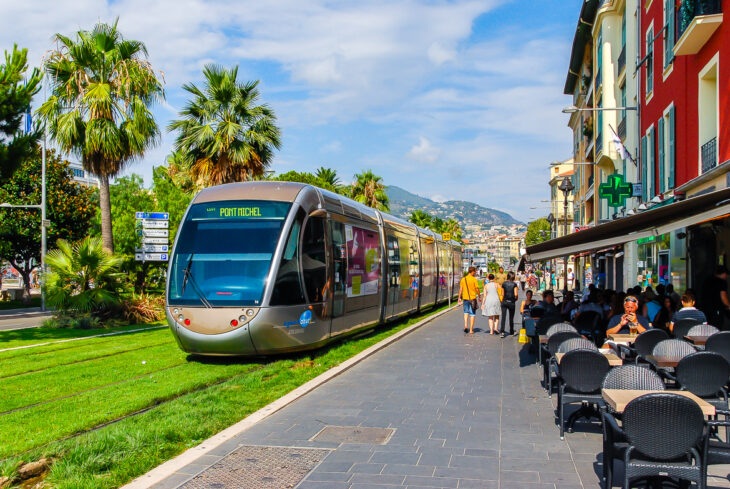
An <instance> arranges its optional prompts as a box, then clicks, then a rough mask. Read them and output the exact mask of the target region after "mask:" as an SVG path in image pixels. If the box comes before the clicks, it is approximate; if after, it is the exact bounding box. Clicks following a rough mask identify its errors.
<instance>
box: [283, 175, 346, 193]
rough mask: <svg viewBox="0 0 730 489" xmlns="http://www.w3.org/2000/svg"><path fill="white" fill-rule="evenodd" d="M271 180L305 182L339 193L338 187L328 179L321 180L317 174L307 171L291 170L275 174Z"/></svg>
mask: <svg viewBox="0 0 730 489" xmlns="http://www.w3.org/2000/svg"><path fill="white" fill-rule="evenodd" d="M272 180H278V181H280V182H299V183H306V184H309V185H314V186H316V187H319V188H323V189H325V190H329V191H331V192H335V193H340V192H339V190H340V189H339V188H338V187H336V186H334V185H332V184H331V183H330V182H329V181H327V180H323V179H322V178H320V177H319V176H317V175H314V174H312V173H309V172H298V171H294V170H292V171H289V172H286V173H282V174H281V175H277V176H276V177H273V178H272Z"/></svg>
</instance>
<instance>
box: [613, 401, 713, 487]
mask: <svg viewBox="0 0 730 489" xmlns="http://www.w3.org/2000/svg"><path fill="white" fill-rule="evenodd" d="M609 417H610V418H609ZM606 418H607V419H612V418H613V416H611V415H610V414H606ZM612 425H613V426H612V428H613V429H616V428H617V427H618V425H617V424H616V422H615V419H614V420H613V421H612ZM619 431H621V430H620V429H619ZM705 432H706V430H705V418H704V415H703V414H702V409H701V408H700V407H699V406H698V405H697V403H696V402H694V401H693V400H691V399H689V398H686V397H682V396H679V395H677V394H672V393H669V392H664V393H656V394H646V395H643V396H641V397H638V398H636V399H634V400H633V401H631V402H630V403H629V404H628V405H627V406H626V409H625V410H624V413H623V430H622V433H623V435H625V437H626V439H627V440H628V443H629V447H628V448H627V449H626V451H625V453H624V471H625V475H624V486H623V487H625V488H629V487H630V484H631V482H632V481H634V480H637V479H646V478H649V477H657V476H661V477H676V478H678V479H682V480H685V481H688V482H695V483H696V484H697V486H698V487H699V488H700V489H702V488H704V487H705V485H704V477H705V466H704V462H703V459H702V457H701V456H700V453H699V451H698V450H697V447H698V446H701V445H700V443H701V442H702V441H703V436H704V435H705Z"/></svg>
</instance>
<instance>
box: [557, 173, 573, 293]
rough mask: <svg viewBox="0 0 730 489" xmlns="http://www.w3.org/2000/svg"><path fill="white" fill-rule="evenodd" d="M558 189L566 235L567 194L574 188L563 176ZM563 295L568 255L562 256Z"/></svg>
mask: <svg viewBox="0 0 730 489" xmlns="http://www.w3.org/2000/svg"><path fill="white" fill-rule="evenodd" d="M558 190H560V191H561V192H563V218H564V219H565V225H564V226H565V227H563V236H567V235H568V194H569V193H570V192H572V191H573V190H575V185H573V182H571V181H570V178H568V177H563V181H561V182H560V185H558ZM563 291H564V294H563V297H565V293H567V292H568V255H565V256H564V257H563Z"/></svg>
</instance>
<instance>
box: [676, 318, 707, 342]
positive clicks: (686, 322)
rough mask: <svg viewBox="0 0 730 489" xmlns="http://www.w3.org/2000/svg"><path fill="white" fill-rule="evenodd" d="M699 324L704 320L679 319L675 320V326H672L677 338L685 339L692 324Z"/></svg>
mask: <svg viewBox="0 0 730 489" xmlns="http://www.w3.org/2000/svg"><path fill="white" fill-rule="evenodd" d="M698 324H702V321H698V320H696V319H680V320H679V321H675V322H674V327H673V328H672V335H674V337H675V338H679V339H684V337H685V336H687V332H688V331H689V330H690V329H691V328H692V326H697V325H698Z"/></svg>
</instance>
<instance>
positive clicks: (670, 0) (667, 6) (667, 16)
mask: <svg viewBox="0 0 730 489" xmlns="http://www.w3.org/2000/svg"><path fill="white" fill-rule="evenodd" d="M675 1H676V0H664V68H665V69H666V68H667V67H668V66H669V65H670V64H672V61H673V60H674V52H673V51H672V50H673V49H674V32H675V30H674V29H675V27H674V23H675V22H674V19H675V17H676V15H675V10H674V4H675Z"/></svg>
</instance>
